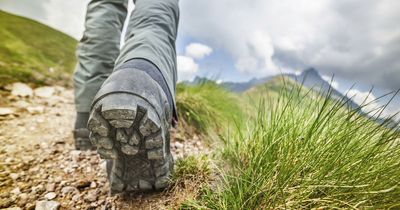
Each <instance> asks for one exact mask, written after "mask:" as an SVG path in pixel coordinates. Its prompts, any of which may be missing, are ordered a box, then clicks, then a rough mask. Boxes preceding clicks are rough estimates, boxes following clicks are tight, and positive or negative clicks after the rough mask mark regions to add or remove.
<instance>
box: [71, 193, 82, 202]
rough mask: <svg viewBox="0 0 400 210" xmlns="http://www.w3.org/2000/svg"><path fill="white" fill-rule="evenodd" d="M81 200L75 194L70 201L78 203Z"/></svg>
mask: <svg viewBox="0 0 400 210" xmlns="http://www.w3.org/2000/svg"><path fill="white" fill-rule="evenodd" d="M80 199H81V196H80V195H79V194H76V195H74V196H72V201H73V202H78V201H79V200H80Z"/></svg>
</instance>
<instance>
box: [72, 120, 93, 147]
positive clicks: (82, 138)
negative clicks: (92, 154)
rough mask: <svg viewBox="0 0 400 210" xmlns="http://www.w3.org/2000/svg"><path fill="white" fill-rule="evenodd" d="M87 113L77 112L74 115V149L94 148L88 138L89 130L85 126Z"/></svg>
mask: <svg viewBox="0 0 400 210" xmlns="http://www.w3.org/2000/svg"><path fill="white" fill-rule="evenodd" d="M88 118H89V113H87V112H78V113H77V115H76V121H75V129H74V131H73V135H74V141H75V149H76V150H81V151H86V150H94V149H96V148H95V147H94V146H93V145H92V143H91V142H90V139H89V130H88V129H87V128H86V125H87V122H88Z"/></svg>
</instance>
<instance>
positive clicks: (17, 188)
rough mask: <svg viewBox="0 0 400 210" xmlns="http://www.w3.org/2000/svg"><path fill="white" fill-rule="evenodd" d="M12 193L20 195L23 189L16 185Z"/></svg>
mask: <svg viewBox="0 0 400 210" xmlns="http://www.w3.org/2000/svg"><path fill="white" fill-rule="evenodd" d="M11 193H12V194H14V195H19V194H21V190H20V189H19V187H16V188H14V189H13V190H11Z"/></svg>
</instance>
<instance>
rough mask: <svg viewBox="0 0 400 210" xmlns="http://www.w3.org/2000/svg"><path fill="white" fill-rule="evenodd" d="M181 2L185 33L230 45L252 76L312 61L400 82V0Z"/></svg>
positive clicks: (342, 73)
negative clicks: (399, 22)
mask: <svg viewBox="0 0 400 210" xmlns="http://www.w3.org/2000/svg"><path fill="white" fill-rule="evenodd" d="M180 4H181V17H182V18H181V24H180V31H181V33H183V34H184V35H185V36H188V37H191V38H194V39H197V40H203V41H204V42H207V43H208V44H210V45H212V46H214V47H218V48H219V49H221V50H222V51H225V52H227V53H228V54H230V55H231V57H232V58H233V60H234V63H235V66H236V68H237V69H238V70H240V71H241V72H244V73H247V74H248V75H250V76H264V75H269V74H274V73H276V71H277V70H276V69H277V68H289V69H292V70H293V69H302V68H305V67H310V66H313V67H316V68H317V69H318V70H320V71H322V72H323V73H325V74H331V73H335V75H337V76H339V77H345V78H347V79H350V80H357V81H359V82H366V83H369V84H375V85H379V86H381V87H386V88H389V89H392V90H394V89H397V88H400V86H399V84H400V74H399V73H398V70H399V67H400V59H398V58H399V57H400V28H399V24H398V21H399V19H400V13H399V12H398V8H399V7H400V1H398V0H385V1H376V0H350V1H336V0H320V1H309V0H296V1H293V0H252V1H243V0H218V1H215V0H202V1H189V0H186V1H181V2H180ZM204 11H207V15H204Z"/></svg>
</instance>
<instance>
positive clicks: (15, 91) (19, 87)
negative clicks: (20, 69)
mask: <svg viewBox="0 0 400 210" xmlns="http://www.w3.org/2000/svg"><path fill="white" fill-rule="evenodd" d="M11 95H14V96H21V97H30V96H32V95H33V90H32V88H30V87H29V86H28V85H27V84H24V83H20V82H17V83H14V84H13V86H12V90H11Z"/></svg>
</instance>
